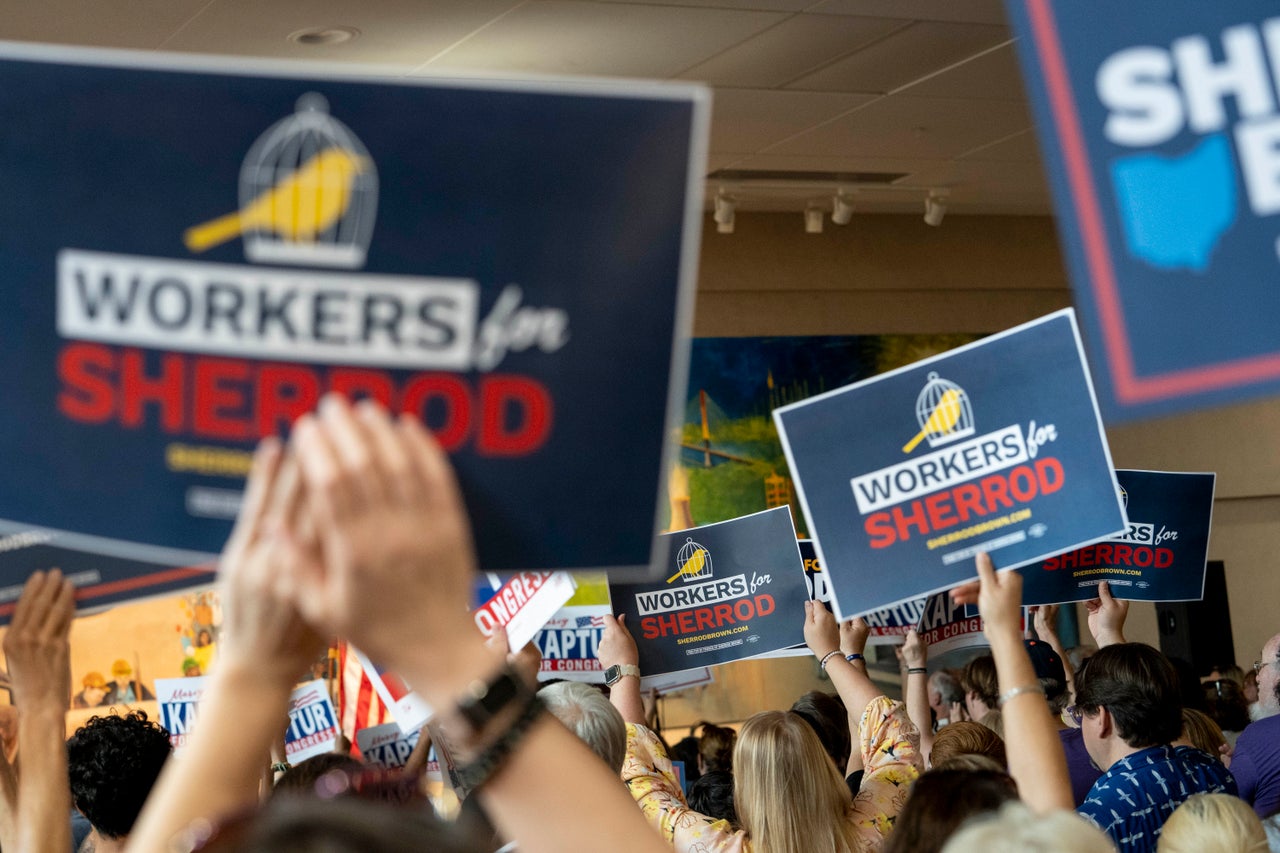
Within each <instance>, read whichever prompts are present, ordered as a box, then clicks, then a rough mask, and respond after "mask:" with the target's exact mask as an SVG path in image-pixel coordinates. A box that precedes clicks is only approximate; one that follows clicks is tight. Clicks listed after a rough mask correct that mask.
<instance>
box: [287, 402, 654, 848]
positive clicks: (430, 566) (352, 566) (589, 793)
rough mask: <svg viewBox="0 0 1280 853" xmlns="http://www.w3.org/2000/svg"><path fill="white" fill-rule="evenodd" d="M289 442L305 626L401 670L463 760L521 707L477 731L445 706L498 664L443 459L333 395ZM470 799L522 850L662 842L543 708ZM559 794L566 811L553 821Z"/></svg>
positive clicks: (505, 728) (374, 409)
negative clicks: (298, 505)
mask: <svg viewBox="0 0 1280 853" xmlns="http://www.w3.org/2000/svg"><path fill="white" fill-rule="evenodd" d="M294 440H295V446H296V452H297V456H298V460H299V464H300V466H301V469H302V473H303V479H304V481H305V483H306V495H307V502H306V505H307V507H308V510H309V512H310V513H311V515H312V516H313V519H314V522H315V528H316V530H317V531H318V535H319V545H320V547H319V551H318V559H316V560H315V561H312V562H308V563H304V564H301V565H300V566H299V567H298V568H299V570H300V571H299V578H298V586H297V589H299V590H304V589H305V590H306V595H305V597H300V598H299V599H298V601H299V604H300V605H302V606H303V607H304V613H305V615H306V616H307V618H308V619H309V621H311V622H312V623H313V624H316V625H322V626H324V627H325V628H326V629H327V630H329V631H331V632H333V633H336V634H339V635H341V636H346V637H348V638H349V639H350V640H351V641H352V642H353V643H355V644H356V645H357V646H359V647H360V648H361V649H362V650H364V651H365V652H366V653H368V654H369V656H370V657H372V658H373V659H374V660H377V661H379V662H380V663H383V664H385V665H387V666H390V667H391V668H392V669H394V670H396V671H397V672H399V673H401V674H402V675H403V676H404V678H405V680H406V681H407V682H408V683H409V684H410V685H412V686H413V688H414V689H415V690H417V691H418V692H419V693H421V694H422V696H423V698H425V699H426V700H427V702H428V703H429V704H430V705H431V706H432V707H434V708H436V709H437V712H438V713H437V718H436V719H437V722H438V725H439V727H440V730H441V731H442V732H443V734H444V735H445V737H447V739H448V740H449V743H450V747H451V749H456V750H457V751H458V753H459V754H458V758H459V760H460V762H462V763H463V764H464V766H465V765H466V764H467V762H470V761H473V760H475V758H476V756H477V754H478V753H480V752H481V751H483V750H485V749H486V747H488V746H491V745H493V744H494V743H495V742H496V741H497V740H499V739H501V738H503V737H504V736H505V735H507V734H509V733H510V732H511V717H512V716H513V715H518V714H519V713H521V711H519V710H512V709H510V707H509V706H504V707H503V708H502V709H500V710H499V711H498V712H497V713H496V715H495V717H494V718H493V719H491V720H489V721H488V722H486V723H484V724H483V725H482V726H481V728H480V730H479V731H477V730H476V728H475V727H474V726H471V725H468V724H467V723H466V722H465V721H464V720H463V719H462V715H461V713H460V712H459V710H458V709H459V707H460V706H459V702H460V700H462V699H463V698H464V697H467V696H474V695H475V694H474V693H473V688H474V686H475V685H476V683H477V682H481V683H487V682H492V680H493V679H494V678H495V676H496V675H497V674H498V673H499V672H500V671H501V670H503V668H504V665H505V661H504V660H503V656H502V655H501V654H495V653H494V652H493V651H491V650H488V649H486V648H485V645H484V642H483V640H482V638H481V637H480V635H479V632H478V631H477V630H476V627H475V624H474V622H473V621H472V620H471V617H470V616H469V614H468V604H469V603H470V601H471V596H472V584H473V578H474V575H475V571H476V563H475V552H474V548H473V546H472V542H471V532H470V529H469V525H468V522H467V517H466V513H465V511H464V509H463V505H462V497H461V495H460V493H459V490H458V486H457V483H456V481H455V478H454V474H453V469H452V468H451V466H450V465H449V461H448V457H447V456H446V455H445V453H444V451H443V450H442V449H441V448H440V446H439V444H437V443H436V442H435V440H434V439H432V438H431V436H430V435H429V434H428V433H427V431H426V429H425V428H424V427H423V425H422V424H421V423H420V422H419V421H417V420H415V419H414V418H412V417H410V416H407V415H406V416H403V417H401V418H400V420H399V421H398V422H395V423H393V422H392V421H391V420H390V419H389V418H388V417H387V416H386V414H385V412H383V410H382V409H381V408H380V407H378V406H376V405H375V404H372V403H368V402H365V403H361V404H360V405H359V406H358V407H357V411H353V410H352V409H351V407H349V406H348V405H347V404H346V402H345V401H343V400H341V399H338V398H334V397H327V398H326V399H325V401H324V403H322V405H321V415H320V417H319V418H313V417H309V416H308V417H304V418H303V419H302V420H301V421H300V422H299V424H298V426H297V428H296V430H295V433H294ZM493 683H496V682H493ZM529 707H531V708H532V707H536V706H529ZM464 769H465V768H464ZM547 780H554V784H547ZM475 796H477V797H479V799H480V801H481V803H482V804H483V806H484V808H485V810H486V812H487V813H488V814H489V815H490V816H491V817H492V818H493V822H494V824H495V826H496V827H497V829H498V830H499V831H500V832H501V833H502V835H503V837H505V838H508V839H511V840H513V841H515V842H517V843H518V844H519V847H520V850H522V851H524V853H578V851H581V853H587V851H597V850H599V849H600V845H601V840H602V839H605V838H607V839H609V846H610V848H611V850H613V851H617V853H670V851H669V849H668V848H667V847H666V845H665V844H664V843H663V842H662V839H661V838H660V837H659V836H658V834H657V833H656V832H654V831H653V829H652V828H650V827H649V825H648V824H647V823H646V822H645V819H644V816H643V815H642V814H641V813H640V811H639V810H638V809H637V808H636V806H635V802H634V801H633V800H632V798H631V797H630V796H629V795H628V793H627V790H626V788H625V787H624V786H623V785H622V784H621V783H620V781H619V779H618V778H617V777H616V776H615V775H614V774H613V773H612V772H611V771H610V770H609V768H608V767H606V766H605V765H604V763H603V762H601V761H600V760H599V759H598V758H596V757H595V756H594V755H593V754H592V753H591V752H590V751H589V750H588V749H587V747H586V745H585V744H583V743H582V742H581V741H580V740H579V739H578V738H577V737H576V736H575V735H574V734H572V733H571V732H570V731H569V730H568V729H566V728H565V727H564V726H562V725H561V724H560V723H559V722H558V721H557V720H555V718H554V717H552V716H551V715H550V714H545V713H544V714H542V715H541V716H539V717H536V718H535V721H534V722H532V723H531V724H530V725H529V727H528V728H527V729H526V730H525V731H524V733H523V734H522V735H520V736H519V737H518V738H517V739H516V740H515V741H514V743H513V746H512V751H511V752H510V753H509V755H508V756H507V757H506V758H505V760H502V761H500V762H499V763H497V764H496V766H495V767H494V768H493V769H492V772H491V774H490V775H489V776H488V777H487V779H485V780H484V781H482V782H481V783H480V786H479V788H478V789H477V790H476V792H475ZM566 803H572V804H573V806H574V814H575V817H574V820H572V821H562V820H557V819H556V818H555V816H556V815H558V814H562V813H563V812H564V808H565V804H566Z"/></svg>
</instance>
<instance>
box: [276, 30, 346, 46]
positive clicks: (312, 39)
mask: <svg viewBox="0 0 1280 853" xmlns="http://www.w3.org/2000/svg"><path fill="white" fill-rule="evenodd" d="M359 37H360V31H359V30H357V29H356V28H355V27H312V28H310V29H306V30H298V31H297V32H296V33H289V36H288V39H289V41H291V42H294V43H295V44H305V45H307V46H308V47H312V46H315V45H321V44H343V43H344V42H349V41H353V40H354V39H357V38H359Z"/></svg>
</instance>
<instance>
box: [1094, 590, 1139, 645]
mask: <svg viewBox="0 0 1280 853" xmlns="http://www.w3.org/2000/svg"><path fill="white" fill-rule="evenodd" d="M1084 606H1085V609H1086V610H1088V611H1089V633H1090V634H1093V641H1094V642H1095V643H1097V644H1098V648H1103V647H1104V646H1111V645H1115V644H1116V643H1123V642H1124V641H1125V639H1124V620H1125V617H1126V616H1128V615H1129V602H1127V601H1125V600H1123V599H1120V598H1114V597H1113V596H1112V595H1111V584H1109V583H1107V582H1106V581H1103V582H1102V583H1100V584H1098V597H1097V598H1095V599H1093V600H1092V601H1086V602H1085V603H1084Z"/></svg>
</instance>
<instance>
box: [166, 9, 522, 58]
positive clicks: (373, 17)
mask: <svg viewBox="0 0 1280 853" xmlns="http://www.w3.org/2000/svg"><path fill="white" fill-rule="evenodd" d="M516 5H518V0H434V2H432V3H429V4H428V3H422V2H419V0H362V2H360V3H351V2H348V0H304V2H290V3H269V2H262V0H215V2H213V3H212V4H210V5H209V8H208V9H207V10H205V11H204V12H203V13H202V14H200V15H199V16H198V17H196V18H195V19H194V20H193V21H192V22H191V23H190V24H189V25H187V26H186V27H184V28H183V29H182V31H181V32H179V33H178V34H177V35H175V36H174V37H173V38H172V39H171V40H170V41H169V43H168V44H166V45H165V47H166V48H167V49H171V50H194V51H201V52H206V53H230V54H248V55H255V56H274V57H288V58H291V59H318V60H326V61H330V60H333V61H351V62H373V63H382V64H388V65H407V66H409V67H416V66H418V65H420V64H422V63H423V62H426V61H427V60H428V59H430V58H431V57H433V56H435V55H436V54H437V53H439V52H441V51H443V50H446V49H447V48H449V47H450V46H451V45H453V44H455V43H456V42H458V41H459V40H460V39H463V38H465V37H466V36H468V35H470V34H471V33H472V32H474V31H475V30H476V29H477V28H479V27H482V26H484V25H485V24H487V23H489V22H490V21H492V20H493V19H494V18H495V17H498V16H500V15H502V14H503V13H504V12H507V11H508V10H510V9H511V8H512V7H514V6H516ZM338 26H349V27H355V28H356V29H358V30H360V36H359V38H357V39H355V40H353V41H350V42H346V43H344V44H336V45H299V44H295V43H293V42H290V41H288V40H287V37H288V35H289V34H290V33H293V32H297V31H298V30H302V29H309V28H314V27H338ZM406 70H408V69H406Z"/></svg>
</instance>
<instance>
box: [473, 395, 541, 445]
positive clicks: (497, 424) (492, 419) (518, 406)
mask: <svg viewBox="0 0 1280 853" xmlns="http://www.w3.org/2000/svg"><path fill="white" fill-rule="evenodd" d="M480 409H481V412H482V421H481V424H480V435H479V437H478V438H477V439H476V450H477V451H479V452H480V453H481V454H482V455H485V456H520V455H523V454H526V453H532V452H533V451H534V450H537V449H538V448H539V447H541V446H542V445H543V443H544V442H545V441H546V440H547V436H548V435H550V434H551V410H552V404H551V395H550V394H548V393H547V389H546V388H544V387H542V385H540V384H539V383H537V382H534V381H533V380H532V379H526V378H524V377H521V376H486V377H484V378H483V379H481V380H480ZM512 413H515V414H516V415H518V416H519V417H518V420H519V423H518V425H516V426H510V423H509V421H510V415H511V414H512Z"/></svg>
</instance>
